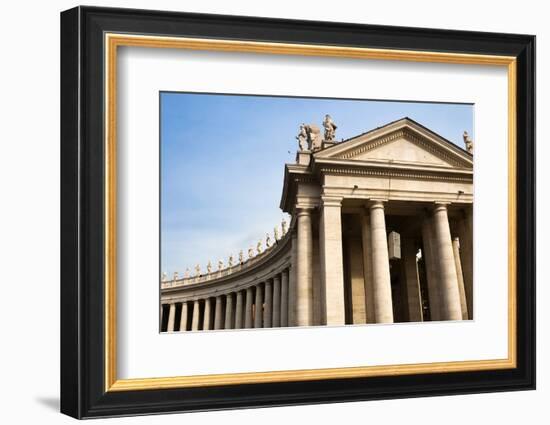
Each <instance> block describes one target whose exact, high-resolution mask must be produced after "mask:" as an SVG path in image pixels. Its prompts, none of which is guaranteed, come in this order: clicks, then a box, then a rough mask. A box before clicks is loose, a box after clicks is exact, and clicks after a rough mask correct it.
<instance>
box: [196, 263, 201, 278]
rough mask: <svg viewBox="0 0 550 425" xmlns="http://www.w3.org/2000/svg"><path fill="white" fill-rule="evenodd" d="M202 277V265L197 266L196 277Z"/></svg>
mask: <svg viewBox="0 0 550 425" xmlns="http://www.w3.org/2000/svg"><path fill="white" fill-rule="evenodd" d="M200 275H201V265H200V264H197V265H196V266H195V276H200Z"/></svg>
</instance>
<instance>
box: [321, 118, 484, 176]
mask: <svg viewBox="0 0 550 425" xmlns="http://www.w3.org/2000/svg"><path fill="white" fill-rule="evenodd" d="M314 156H315V158H319V159H335V160H346V161H372V162H387V163H395V164H400V163H401V164H411V165H420V166H422V165H425V166H435V167H453V168H454V167H459V168H472V167H473V158H472V156H471V155H470V154H469V153H468V152H466V151H464V150H463V149H461V148H459V147H458V146H456V145H455V144H453V143H451V142H449V141H448V140H446V139H444V138H443V137H441V136H439V135H438V134H436V133H434V132H432V131H430V130H429V129H427V128H425V127H423V126H422V125H420V124H418V123H417V122H415V121H413V120H411V119H409V118H403V119H401V120H399V121H395V122H393V123H390V124H388V125H386V126H384V127H380V128H377V129H375V130H372V131H369V132H367V133H364V134H361V135H359V136H357V137H354V138H351V139H348V140H345V141H343V142H340V143H337V144H336V145H334V146H331V147H329V148H326V149H324V150H322V151H319V152H316V153H315V154H314Z"/></svg>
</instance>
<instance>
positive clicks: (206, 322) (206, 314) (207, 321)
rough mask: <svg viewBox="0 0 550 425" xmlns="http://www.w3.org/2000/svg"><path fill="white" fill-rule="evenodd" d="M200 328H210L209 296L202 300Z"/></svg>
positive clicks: (210, 308) (210, 304)
mask: <svg viewBox="0 0 550 425" xmlns="http://www.w3.org/2000/svg"><path fill="white" fill-rule="evenodd" d="M202 329H203V330H205V331H209V330H210V329H212V301H211V299H210V298H206V299H205V300H204V317H203V319H202Z"/></svg>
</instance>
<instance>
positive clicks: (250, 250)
mask: <svg viewBox="0 0 550 425" xmlns="http://www.w3.org/2000/svg"><path fill="white" fill-rule="evenodd" d="M252 257H254V248H252V247H250V248H248V259H249V260H250V259H251V258H252Z"/></svg>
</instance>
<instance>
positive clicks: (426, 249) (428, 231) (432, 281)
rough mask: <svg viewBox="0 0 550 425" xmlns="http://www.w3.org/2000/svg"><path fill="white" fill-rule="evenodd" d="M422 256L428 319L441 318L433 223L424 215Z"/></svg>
mask: <svg viewBox="0 0 550 425" xmlns="http://www.w3.org/2000/svg"><path fill="white" fill-rule="evenodd" d="M422 242H423V250H422V256H423V258H424V264H425V270H426V279H427V281H428V300H429V304H430V320H432V321H438V320H441V302H440V299H441V297H440V296H439V270H438V267H437V253H436V248H435V241H434V236H433V223H432V220H431V218H430V217H426V218H425V219H424V222H423V223H422Z"/></svg>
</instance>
